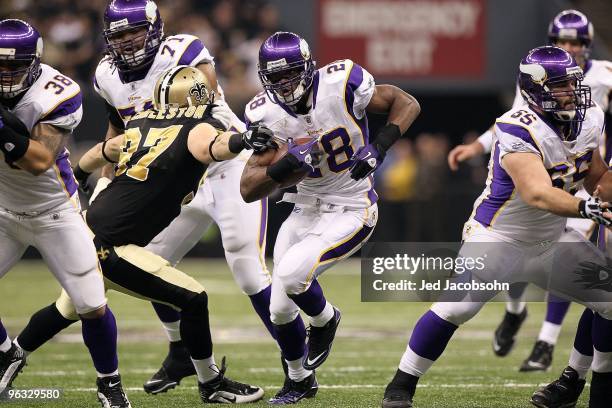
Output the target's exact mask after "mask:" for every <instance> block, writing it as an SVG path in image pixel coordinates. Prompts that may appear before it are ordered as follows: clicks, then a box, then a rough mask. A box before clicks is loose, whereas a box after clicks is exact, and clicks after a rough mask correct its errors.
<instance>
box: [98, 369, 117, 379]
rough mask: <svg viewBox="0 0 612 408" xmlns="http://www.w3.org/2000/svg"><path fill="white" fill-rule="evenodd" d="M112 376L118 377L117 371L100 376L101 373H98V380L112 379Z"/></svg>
mask: <svg viewBox="0 0 612 408" xmlns="http://www.w3.org/2000/svg"><path fill="white" fill-rule="evenodd" d="M114 375H119V370H118V369H117V370H115V371H113V372H112V373H108V374H102V373H98V378H104V377H112V376H114Z"/></svg>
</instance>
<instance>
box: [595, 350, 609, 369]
mask: <svg viewBox="0 0 612 408" xmlns="http://www.w3.org/2000/svg"><path fill="white" fill-rule="evenodd" d="M591 368H592V369H593V372H595V373H612V352H609V351H608V352H606V351H597V349H593V362H592V363H591Z"/></svg>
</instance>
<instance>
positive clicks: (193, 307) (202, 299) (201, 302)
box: [181, 292, 208, 316]
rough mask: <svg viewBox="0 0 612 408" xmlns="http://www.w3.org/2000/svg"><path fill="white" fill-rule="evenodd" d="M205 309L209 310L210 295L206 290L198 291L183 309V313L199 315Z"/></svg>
mask: <svg viewBox="0 0 612 408" xmlns="http://www.w3.org/2000/svg"><path fill="white" fill-rule="evenodd" d="M204 311H208V295H207V294H206V292H202V293H198V294H197V295H195V296H193V297H192V298H191V299H190V300H189V302H188V303H187V304H186V305H185V307H184V308H183V310H181V314H182V315H185V316H190V315H191V316H197V315H200V314H202V313H203V312H204Z"/></svg>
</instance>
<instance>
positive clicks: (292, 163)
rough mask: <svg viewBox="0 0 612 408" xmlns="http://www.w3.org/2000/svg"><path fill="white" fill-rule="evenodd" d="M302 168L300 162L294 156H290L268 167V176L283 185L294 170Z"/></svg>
mask: <svg viewBox="0 0 612 408" xmlns="http://www.w3.org/2000/svg"><path fill="white" fill-rule="evenodd" d="M299 167H300V162H299V160H298V159H297V158H296V157H295V156H293V155H292V154H288V155H286V156H285V157H283V158H282V159H281V160H279V161H277V162H276V163H274V164H272V165H271V166H268V168H267V169H266V174H267V175H268V177H270V178H271V179H272V180H274V181H276V182H277V183H283V182H284V181H285V180H286V179H287V178H289V176H291V173H293V171H294V170H296V169H298V168H299Z"/></svg>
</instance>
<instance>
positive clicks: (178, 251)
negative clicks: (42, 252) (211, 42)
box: [18, 0, 272, 393]
mask: <svg viewBox="0 0 612 408" xmlns="http://www.w3.org/2000/svg"><path fill="white" fill-rule="evenodd" d="M104 28H105V30H104V39H105V42H106V46H107V55H106V56H105V57H104V58H103V59H102V60H101V61H100V63H99V64H98V67H97V69H96V74H95V80H94V88H95V89H96V91H97V92H98V93H99V94H100V95H101V96H102V97H103V98H104V100H105V102H106V106H107V109H108V115H109V124H108V131H107V135H106V138H107V139H108V138H112V137H113V136H116V135H118V134H120V133H122V132H123V129H124V127H125V124H126V122H127V120H128V119H129V118H130V117H131V116H132V115H134V114H135V113H137V112H140V111H143V110H146V109H149V108H150V107H151V106H152V95H153V87H154V86H155V81H156V80H157V78H158V77H159V76H160V75H161V73H163V72H164V71H165V70H167V69H169V68H171V67H175V66H177V65H190V66H193V67H197V69H199V70H200V71H202V72H203V73H204V75H206V77H207V78H208V80H209V83H210V84H211V86H212V88H213V90H217V80H216V75H215V69H214V61H213V57H212V56H211V55H210V53H209V52H208V50H207V49H206V47H205V46H204V45H203V44H202V42H201V41H200V40H199V39H198V38H197V37H194V36H193V35H189V34H178V35H172V36H165V35H164V32H163V21H162V18H161V16H160V14H159V11H158V9H157V6H156V5H155V3H154V2H153V1H150V0H130V1H128V0H113V1H111V2H110V3H109V4H108V6H107V7H106V10H105V13H104ZM217 95H220V96H221V97H220V98H217V100H216V102H215V103H216V104H217V105H218V106H217V107H216V108H215V116H216V117H223V118H224V119H223V120H224V122H226V124H227V122H229V123H230V126H233V127H234V128H236V129H239V130H244V124H243V123H242V122H241V121H240V120H239V119H238V118H237V117H236V115H234V114H233V113H232V112H231V110H230V109H229V108H228V107H227V105H226V104H225V102H224V101H223V99H222V97H223V95H222V93H217ZM222 108H224V109H222ZM219 115H221V116H219ZM247 157H248V156H247ZM245 162H246V158H245V156H241V157H238V158H236V159H235V160H228V161H224V162H221V163H212V164H211V165H210V166H209V168H208V171H207V175H206V178H205V181H204V183H203V184H202V185H201V186H200V192H199V193H198V194H197V195H196V197H195V199H194V200H193V201H192V202H191V203H190V204H189V205H187V206H185V207H183V209H182V210H181V213H180V215H179V216H178V217H177V218H176V219H175V220H174V221H173V222H172V223H171V224H170V226H169V227H168V228H167V229H165V230H164V231H163V232H162V233H160V235H158V236H157V237H155V238H154V239H153V240H152V241H151V243H149V245H148V246H147V249H149V250H151V251H152V252H154V253H155V254H157V255H159V256H161V257H162V258H164V259H167V260H168V261H170V263H171V264H172V265H176V264H177V263H178V262H179V261H180V260H181V259H182V258H183V256H184V255H185V254H186V253H187V252H189V250H190V249H191V248H192V247H193V246H194V245H195V244H196V243H198V242H199V240H200V238H201V237H202V235H203V233H204V231H205V230H206V229H207V228H208V227H209V226H210V225H211V223H212V222H213V221H214V222H215V223H217V225H218V226H219V229H220V231H221V238H222V241H223V247H224V249H225V257H226V260H227V262H228V265H229V268H230V270H231V271H232V273H233V275H234V278H235V280H236V282H237V283H238V285H239V287H240V288H241V289H242V291H243V292H244V293H245V294H246V295H248V296H249V298H250V300H251V303H252V304H253V308H254V309H255V311H256V312H257V314H258V315H259V316H260V318H261V319H262V321H263V322H264V324H265V325H266V327H267V328H268V330H269V331H270V332H271V330H272V326H271V323H270V312H269V306H270V292H271V289H270V284H271V277H270V274H269V272H268V270H267V268H266V265H265V259H264V258H265V253H264V249H265V245H266V244H265V240H266V224H267V200H265V199H263V200H258V201H256V202H253V203H250V204H246V203H245V202H244V201H243V200H242V198H241V197H240V191H239V180H240V175H241V174H242V169H243V167H244V165H245ZM107 167H109V166H107ZM111 173H112V171H111ZM103 174H104V171H103ZM107 175H108V174H107ZM109 177H111V178H112V176H110V175H109ZM109 182H110V179H109V178H101V179H100V180H99V182H98V186H97V187H96V191H95V192H94V196H95V195H97V194H98V192H99V191H100V189H101V188H102V187H104V186H106V185H108V183H109ZM80 184H81V185H84V183H80ZM94 196H92V198H93V197H94ZM154 307H155V310H156V312H157V314H158V316H159V318H160V319H161V321H162V324H163V326H164V329H165V331H166V333H167V335H168V339H169V341H170V346H169V352H168V355H167V357H166V359H165V360H164V362H163V363H162V367H161V368H160V369H159V370H158V371H157V372H156V373H155V374H154V375H153V377H152V378H151V379H150V380H148V381H147V382H146V383H145V384H144V389H145V391H146V392H149V393H158V392H162V391H167V390H168V389H171V388H174V387H175V386H176V385H177V384H179V382H180V381H181V379H182V378H184V377H186V376H189V375H193V374H195V371H194V367H193V365H192V364H191V360H190V359H189V354H188V353H187V350H186V349H185V347H184V346H183V342H182V341H181V334H180V330H179V318H180V316H179V315H178V313H177V312H176V311H175V310H173V309H172V308H170V307H168V306H167V305H164V304H158V303H154ZM61 312H62V311H61V310H58V309H57V307H56V305H55V304H51V305H49V306H48V307H47V308H45V309H43V310H41V311H39V312H38V313H37V314H36V315H34V316H33V319H32V321H31V324H29V325H28V326H27V327H26V328H25V329H24V331H23V332H22V333H20V334H19V336H18V342H19V344H20V345H21V346H22V347H23V348H24V349H25V350H27V351H34V350H36V349H37V348H38V347H40V345H42V344H43V343H44V342H45V341H46V340H48V339H49V338H51V337H52V336H53V335H54V334H55V333H57V332H58V331H60V330H62V329H63V328H64V327H66V326H67V325H69V324H71V320H70V319H69V318H68V316H67V315H66V314H62V313H61ZM271 333H272V332H271Z"/></svg>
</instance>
